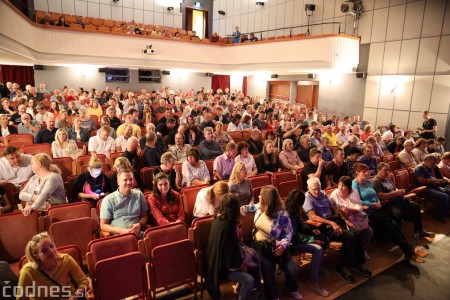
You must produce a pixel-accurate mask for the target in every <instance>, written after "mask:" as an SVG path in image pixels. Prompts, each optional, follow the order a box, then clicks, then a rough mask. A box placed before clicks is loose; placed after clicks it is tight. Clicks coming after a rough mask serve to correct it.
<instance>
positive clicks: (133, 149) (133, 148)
mask: <svg viewBox="0 0 450 300" xmlns="http://www.w3.org/2000/svg"><path fill="white" fill-rule="evenodd" d="M138 148H139V142H138V139H137V138H136V137H134V136H132V137H130V138H129V139H128V141H127V148H126V149H125V151H124V152H123V153H122V157H125V158H126V159H128V161H129V162H130V164H131V166H132V167H133V169H134V170H137V169H138V164H139V157H138Z"/></svg>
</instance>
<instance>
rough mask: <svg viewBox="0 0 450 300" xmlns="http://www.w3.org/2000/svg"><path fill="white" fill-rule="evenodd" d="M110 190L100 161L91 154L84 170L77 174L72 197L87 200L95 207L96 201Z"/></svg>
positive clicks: (77, 199) (75, 199)
mask: <svg viewBox="0 0 450 300" xmlns="http://www.w3.org/2000/svg"><path fill="white" fill-rule="evenodd" d="M110 192H111V186H110V184H109V180H108V178H107V177H106V175H105V174H104V173H103V170H102V162H101V160H100V159H99V158H98V157H97V155H96V154H93V155H92V157H91V159H90V161H89V164H88V168H87V170H86V172H84V173H80V174H78V177H77V179H76V181H75V184H74V187H73V191H72V199H74V201H75V202H77V201H81V200H83V201H87V202H89V203H90V204H91V206H92V207H96V205H97V201H98V200H100V199H102V198H103V197H104V196H105V195H107V194H109V193H110Z"/></svg>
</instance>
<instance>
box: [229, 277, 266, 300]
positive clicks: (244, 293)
mask: <svg viewBox="0 0 450 300" xmlns="http://www.w3.org/2000/svg"><path fill="white" fill-rule="evenodd" d="M228 279H229V280H231V281H233V282H238V283H239V287H240V288H239V300H241V299H242V300H246V299H249V298H250V294H251V293H252V289H253V286H254V285H255V280H259V281H261V280H260V279H259V278H257V279H256V278H253V276H252V275H250V274H249V273H247V272H244V271H241V270H238V271H233V272H230V273H229V274H228Z"/></svg>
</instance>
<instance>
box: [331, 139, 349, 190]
mask: <svg viewBox="0 0 450 300" xmlns="http://www.w3.org/2000/svg"><path fill="white" fill-rule="evenodd" d="M333 156H334V157H333V159H332V160H331V161H330V162H329V163H327V164H326V165H325V171H326V176H327V180H328V183H329V184H328V186H337V185H338V181H339V178H341V177H343V176H349V175H350V174H349V171H348V169H347V164H346V163H345V156H344V150H342V149H341V148H339V147H337V148H334V149H333Z"/></svg>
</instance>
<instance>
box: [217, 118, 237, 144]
mask: <svg viewBox="0 0 450 300" xmlns="http://www.w3.org/2000/svg"><path fill="white" fill-rule="evenodd" d="M222 129H223V124H222V122H220V121H218V122H216V131H214V133H213V139H214V141H216V142H218V143H219V144H221V145H223V144H228V143H234V141H233V139H232V138H231V136H230V135H229V134H228V133H227V132H225V131H223V130H222Z"/></svg>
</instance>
